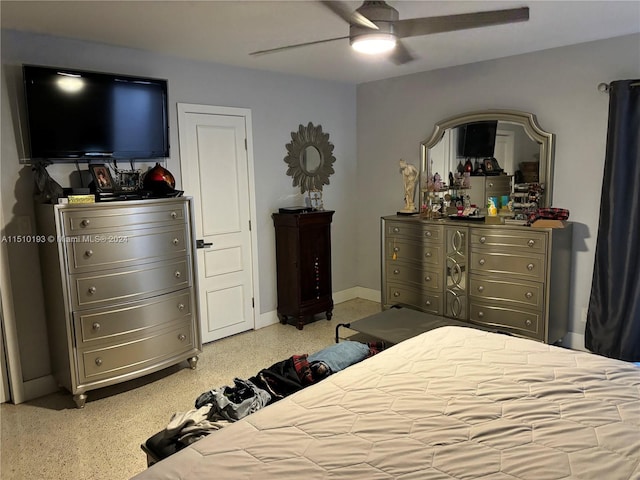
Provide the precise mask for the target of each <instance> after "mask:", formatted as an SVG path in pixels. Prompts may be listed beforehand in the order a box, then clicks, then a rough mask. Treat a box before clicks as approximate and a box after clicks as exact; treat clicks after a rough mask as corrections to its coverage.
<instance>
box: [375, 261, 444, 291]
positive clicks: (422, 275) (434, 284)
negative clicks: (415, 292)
mask: <svg viewBox="0 0 640 480" xmlns="http://www.w3.org/2000/svg"><path fill="white" fill-rule="evenodd" d="M386 267H387V272H386V274H387V281H388V282H401V283H407V284H412V285H413V286H415V287H418V288H426V289H428V290H437V291H440V290H441V289H442V272H441V271H439V270H436V269H432V268H425V267H423V266H422V265H421V264H416V263H414V264H411V263H401V262H394V261H388V262H387V265H386Z"/></svg>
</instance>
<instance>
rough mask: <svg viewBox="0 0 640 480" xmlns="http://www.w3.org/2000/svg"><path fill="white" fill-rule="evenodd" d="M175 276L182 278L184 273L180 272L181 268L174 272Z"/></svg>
mask: <svg viewBox="0 0 640 480" xmlns="http://www.w3.org/2000/svg"><path fill="white" fill-rule="evenodd" d="M173 276H174V277H176V278H180V277H181V276H182V274H181V273H180V270H176V272H175V273H174V274H173Z"/></svg>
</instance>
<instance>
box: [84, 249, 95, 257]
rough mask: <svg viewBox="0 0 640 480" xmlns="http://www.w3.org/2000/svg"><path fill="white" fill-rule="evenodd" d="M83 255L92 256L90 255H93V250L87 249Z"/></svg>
mask: <svg viewBox="0 0 640 480" xmlns="http://www.w3.org/2000/svg"><path fill="white" fill-rule="evenodd" d="M84 255H85V256H86V257H90V256H92V255H93V250H87V251H86V252H84Z"/></svg>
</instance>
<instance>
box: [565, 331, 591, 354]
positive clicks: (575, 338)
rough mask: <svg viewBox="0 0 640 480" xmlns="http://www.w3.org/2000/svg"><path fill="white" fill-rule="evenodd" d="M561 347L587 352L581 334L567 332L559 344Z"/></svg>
mask: <svg viewBox="0 0 640 480" xmlns="http://www.w3.org/2000/svg"><path fill="white" fill-rule="evenodd" d="M560 345H561V346H563V347H566V348H570V349H571V350H582V351H583V352H588V351H589V350H587V349H586V347H585V346H584V335H583V334H582V333H576V332H568V333H567V334H566V335H565V336H564V338H563V340H562V343H561V344H560Z"/></svg>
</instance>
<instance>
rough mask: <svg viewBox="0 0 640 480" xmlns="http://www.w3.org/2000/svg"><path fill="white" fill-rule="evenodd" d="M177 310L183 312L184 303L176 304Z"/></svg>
mask: <svg viewBox="0 0 640 480" xmlns="http://www.w3.org/2000/svg"><path fill="white" fill-rule="evenodd" d="M178 310H180V311H182V310H184V303H179V304H178Z"/></svg>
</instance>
